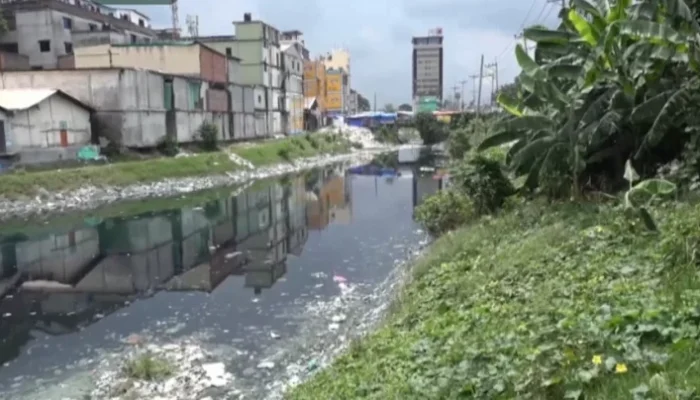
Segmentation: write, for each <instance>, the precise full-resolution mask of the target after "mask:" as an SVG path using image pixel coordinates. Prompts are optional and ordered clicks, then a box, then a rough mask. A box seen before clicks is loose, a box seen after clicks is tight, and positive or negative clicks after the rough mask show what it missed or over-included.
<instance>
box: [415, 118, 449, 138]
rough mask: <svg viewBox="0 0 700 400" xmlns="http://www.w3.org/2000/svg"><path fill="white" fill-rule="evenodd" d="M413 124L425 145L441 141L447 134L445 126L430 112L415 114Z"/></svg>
mask: <svg viewBox="0 0 700 400" xmlns="http://www.w3.org/2000/svg"><path fill="white" fill-rule="evenodd" d="M414 124H415V127H416V129H417V130H418V133H419V134H420V137H421V139H423V143H425V144H427V145H431V144H436V143H440V142H443V141H445V140H446V139H447V136H448V135H449V131H448V129H447V126H446V125H445V124H444V123H442V122H440V121H438V120H437V118H435V116H434V115H433V114H431V113H427V112H420V113H418V114H416V116H415V120H414Z"/></svg>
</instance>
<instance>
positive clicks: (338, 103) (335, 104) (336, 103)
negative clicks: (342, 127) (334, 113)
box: [326, 93, 343, 111]
mask: <svg viewBox="0 0 700 400" xmlns="http://www.w3.org/2000/svg"><path fill="white" fill-rule="evenodd" d="M342 108H343V94H342V93H328V96H326V109H327V110H329V111H330V110H341V109H342Z"/></svg>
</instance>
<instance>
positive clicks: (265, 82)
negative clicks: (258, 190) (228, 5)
mask: <svg viewBox="0 0 700 400" xmlns="http://www.w3.org/2000/svg"><path fill="white" fill-rule="evenodd" d="M233 24H234V26H235V29H236V34H235V35H228V36H200V37H198V38H197V40H198V41H200V42H202V43H205V44H207V45H208V46H211V47H213V48H215V49H216V50H218V51H220V52H222V53H224V54H226V55H227V56H231V57H235V58H238V59H240V66H239V72H240V74H239V76H240V78H239V82H240V83H241V84H243V85H251V86H254V87H255V95H254V98H255V124H256V131H258V130H261V129H265V130H267V131H268V132H269V133H270V134H272V135H274V134H283V133H285V132H284V128H283V121H282V113H283V112H286V110H285V109H284V107H285V105H286V101H285V100H284V98H283V95H282V86H283V83H284V76H283V74H282V71H281V69H282V62H283V58H284V57H283V54H282V52H281V49H280V32H279V30H277V29H276V28H274V27H272V26H270V25H268V24H266V23H265V22H262V21H259V20H253V18H252V16H251V14H250V13H245V14H244V15H243V20H242V21H234V22H233Z"/></svg>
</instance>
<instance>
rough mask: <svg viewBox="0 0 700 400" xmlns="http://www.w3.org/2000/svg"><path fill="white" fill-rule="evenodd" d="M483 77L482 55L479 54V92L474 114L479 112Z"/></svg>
mask: <svg viewBox="0 0 700 400" xmlns="http://www.w3.org/2000/svg"><path fill="white" fill-rule="evenodd" d="M483 79H484V55H483V54H482V55H481V66H480V67H479V93H478V94H477V101H476V115H479V114H481V84H482V80H483Z"/></svg>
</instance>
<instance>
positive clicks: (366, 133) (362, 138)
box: [319, 121, 386, 149]
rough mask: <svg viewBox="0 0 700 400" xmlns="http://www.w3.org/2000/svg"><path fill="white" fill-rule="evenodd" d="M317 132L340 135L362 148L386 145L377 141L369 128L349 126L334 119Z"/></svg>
mask: <svg viewBox="0 0 700 400" xmlns="http://www.w3.org/2000/svg"><path fill="white" fill-rule="evenodd" d="M319 132H321V133H329V134H335V135H342V136H343V137H345V138H346V139H347V140H349V141H350V142H351V143H354V144H358V145H360V146H362V148H363V149H380V148H383V147H386V145H385V144H383V143H379V142H378V141H377V140H376V139H375V138H374V134H373V133H372V131H370V130H369V129H367V128H362V127H357V126H350V125H347V124H345V123H344V122H340V121H335V122H334V124H333V125H329V126H326V127H323V128H321V129H320V130H319Z"/></svg>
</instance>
